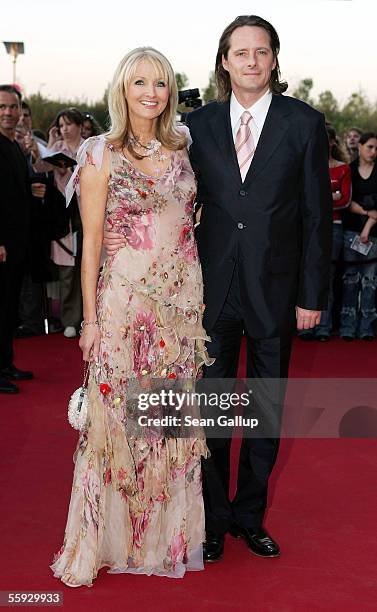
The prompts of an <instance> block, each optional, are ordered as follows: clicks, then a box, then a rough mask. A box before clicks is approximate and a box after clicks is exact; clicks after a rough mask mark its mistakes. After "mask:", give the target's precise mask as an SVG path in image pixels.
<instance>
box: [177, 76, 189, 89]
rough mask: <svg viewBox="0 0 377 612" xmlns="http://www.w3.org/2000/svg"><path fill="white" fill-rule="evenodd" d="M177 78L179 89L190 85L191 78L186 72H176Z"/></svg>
mask: <svg viewBox="0 0 377 612" xmlns="http://www.w3.org/2000/svg"><path fill="white" fill-rule="evenodd" d="M175 80H176V82H177V87H178V91H179V90H180V89H185V87H187V86H188V83H189V80H188V78H187V75H186V74H185V73H184V72H176V73H175Z"/></svg>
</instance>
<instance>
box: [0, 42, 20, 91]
mask: <svg viewBox="0 0 377 612" xmlns="http://www.w3.org/2000/svg"><path fill="white" fill-rule="evenodd" d="M3 43H4V46H5V48H6V50H7V53H8V55H10V56H11V57H12V63H13V84H14V85H15V84H16V62H17V58H18V56H19V55H22V54H23V53H25V46H24V43H23V42H5V41H4V40H3Z"/></svg>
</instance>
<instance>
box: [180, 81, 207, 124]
mask: <svg viewBox="0 0 377 612" xmlns="http://www.w3.org/2000/svg"><path fill="white" fill-rule="evenodd" d="M178 104H184V105H185V106H186V107H187V108H190V109H191V110H193V109H195V108H200V107H201V106H202V104H203V101H202V100H201V99H200V93H199V89H198V88H196V89H181V90H180V91H179V92H178ZM189 112H191V111H189ZM188 114H189V113H182V112H181V113H180V117H179V121H180V122H181V123H186V117H187V115H188Z"/></svg>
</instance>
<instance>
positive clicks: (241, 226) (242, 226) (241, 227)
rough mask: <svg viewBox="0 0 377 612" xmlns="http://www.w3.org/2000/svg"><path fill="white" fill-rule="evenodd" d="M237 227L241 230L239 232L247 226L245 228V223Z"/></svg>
mask: <svg viewBox="0 0 377 612" xmlns="http://www.w3.org/2000/svg"><path fill="white" fill-rule="evenodd" d="M237 227H238V229H239V230H241V229H243V228H244V227H245V226H244V224H243V223H238V225H237Z"/></svg>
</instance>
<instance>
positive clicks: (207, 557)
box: [203, 535, 224, 563]
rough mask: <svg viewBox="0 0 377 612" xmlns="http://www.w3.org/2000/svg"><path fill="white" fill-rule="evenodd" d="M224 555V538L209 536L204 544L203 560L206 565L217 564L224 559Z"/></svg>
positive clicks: (221, 536)
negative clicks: (216, 562)
mask: <svg viewBox="0 0 377 612" xmlns="http://www.w3.org/2000/svg"><path fill="white" fill-rule="evenodd" d="M223 553H224V536H223V535H219V536H215V535H207V539H206V541H205V542H204V544H203V560H204V561H206V563H215V561H220V559H222V558H223Z"/></svg>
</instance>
